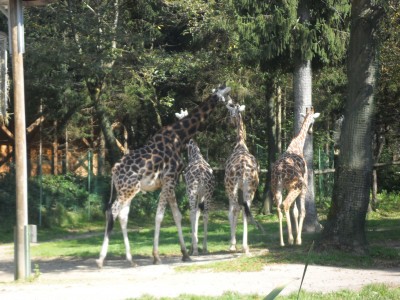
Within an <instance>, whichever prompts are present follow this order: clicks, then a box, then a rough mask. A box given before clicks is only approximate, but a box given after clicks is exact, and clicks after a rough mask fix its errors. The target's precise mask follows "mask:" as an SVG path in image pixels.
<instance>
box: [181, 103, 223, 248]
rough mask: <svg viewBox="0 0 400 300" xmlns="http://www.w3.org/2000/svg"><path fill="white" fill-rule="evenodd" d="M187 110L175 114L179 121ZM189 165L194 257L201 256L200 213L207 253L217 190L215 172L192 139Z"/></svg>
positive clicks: (189, 146)
mask: <svg viewBox="0 0 400 300" xmlns="http://www.w3.org/2000/svg"><path fill="white" fill-rule="evenodd" d="M187 114H188V112H187V110H185V111H184V110H181V112H180V113H175V115H176V117H177V118H178V119H180V118H183V117H185V116H186V115H187ZM187 150H188V165H187V166H186V168H185V170H184V178H185V182H186V193H187V195H188V197H189V206H190V223H191V227H192V253H191V254H192V255H199V250H198V227H199V218H200V213H201V211H203V226H204V232H203V234H204V236H203V251H202V252H203V253H204V254H206V253H207V252H208V251H207V233H208V228H207V226H208V210H209V205H210V202H211V199H212V195H213V192H214V188H215V179H214V175H213V170H212V169H211V166H210V165H209V164H208V162H207V161H206V160H205V159H204V157H203V156H202V155H201V151H200V148H199V146H198V145H197V143H196V142H195V141H194V140H193V139H190V140H189V142H188V144H187Z"/></svg>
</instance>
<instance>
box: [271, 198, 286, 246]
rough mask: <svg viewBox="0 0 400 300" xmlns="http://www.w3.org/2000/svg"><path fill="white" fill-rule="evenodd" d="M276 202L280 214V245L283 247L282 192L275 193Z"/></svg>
mask: <svg viewBox="0 0 400 300" xmlns="http://www.w3.org/2000/svg"><path fill="white" fill-rule="evenodd" d="M273 195H274V200H275V204H276V210H277V212H278V219H279V240H280V245H281V246H282V247H283V246H285V242H284V240H283V225H282V222H283V214H282V192H281V191H273Z"/></svg>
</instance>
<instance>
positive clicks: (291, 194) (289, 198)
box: [282, 189, 300, 245]
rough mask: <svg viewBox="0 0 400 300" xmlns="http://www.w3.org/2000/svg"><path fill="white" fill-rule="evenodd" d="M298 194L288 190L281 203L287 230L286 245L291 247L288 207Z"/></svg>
mask: <svg viewBox="0 0 400 300" xmlns="http://www.w3.org/2000/svg"><path fill="white" fill-rule="evenodd" d="M299 194H300V190H298V189H293V190H290V191H289V193H288V195H287V197H286V199H285V201H283V203H282V205H283V209H284V211H285V216H286V223H287V230H288V244H289V245H293V233H292V222H291V220H290V206H291V205H292V203H293V202H294V201H295V200H296V198H297V196H298V195H299Z"/></svg>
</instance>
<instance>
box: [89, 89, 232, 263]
mask: <svg viewBox="0 0 400 300" xmlns="http://www.w3.org/2000/svg"><path fill="white" fill-rule="evenodd" d="M229 91H230V88H229V87H224V88H219V89H218V90H217V91H215V92H214V93H213V94H212V95H211V96H209V98H208V99H207V100H206V101H205V102H203V103H202V104H200V105H199V106H198V107H196V108H195V109H194V110H193V111H192V112H191V113H190V114H189V115H188V116H186V117H184V118H182V119H181V120H178V121H176V122H175V123H174V124H172V125H169V126H165V127H163V128H162V129H161V130H160V132H158V133H156V134H155V135H154V136H153V137H152V138H151V139H150V140H149V141H148V143H147V144H146V145H145V146H143V147H142V148H140V149H136V150H131V151H129V153H127V154H125V155H124V156H123V157H122V158H121V160H120V161H119V162H118V163H116V164H115V165H114V167H113V168H112V186H111V191H112V187H113V186H114V187H115V190H116V193H117V196H116V199H115V201H114V202H112V192H111V198H110V202H109V205H108V208H107V211H106V229H105V234H104V240H103V245H102V248H101V251H100V256H99V259H97V261H96V262H97V265H98V266H99V267H100V268H101V267H102V266H103V263H104V259H105V257H106V255H107V249H108V244H109V236H110V233H111V231H112V229H113V225H114V222H115V220H116V218H117V217H118V218H119V221H120V225H121V229H122V234H123V239H124V244H125V251H126V259H127V260H128V261H129V262H130V263H131V264H132V265H135V264H134V262H133V261H132V255H131V253H130V245H129V239H128V234H127V223H128V214H129V207H130V203H131V201H132V199H133V198H134V197H135V195H136V194H137V193H139V192H148V191H155V190H158V189H161V193H160V197H159V202H158V206H157V212H156V217H155V230H154V241H153V259H154V260H153V263H154V264H160V263H161V259H160V256H159V252H158V245H159V235H160V227H161V222H162V220H163V218H164V212H165V208H166V205H167V203H169V205H170V207H171V210H172V215H173V218H174V221H175V224H176V226H177V229H178V236H179V242H180V246H181V252H182V255H183V256H182V260H183V261H187V260H190V257H189V255H188V252H187V250H186V246H185V242H184V239H183V234H182V226H181V220H182V215H181V213H180V211H179V209H178V204H177V202H176V197H175V186H176V183H177V179H178V176H179V174H180V172H181V171H182V169H183V163H182V161H181V158H180V154H181V151H182V149H183V148H184V147H185V145H186V144H187V143H188V142H189V140H190V139H191V137H192V136H193V135H194V134H195V133H196V132H197V131H198V130H199V127H200V125H201V124H202V123H203V122H205V121H206V120H207V118H208V116H209V115H210V114H211V112H212V111H213V110H214V109H215V107H216V106H217V103H218V102H220V101H222V102H224V101H225V96H226V95H227V94H228V93H229Z"/></svg>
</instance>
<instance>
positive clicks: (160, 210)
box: [153, 195, 167, 265]
mask: <svg viewBox="0 0 400 300" xmlns="http://www.w3.org/2000/svg"><path fill="white" fill-rule="evenodd" d="M166 204H167V203H166V200H165V199H163V198H162V197H161V195H160V200H159V202H158V206H157V212H156V218H155V228H154V241H153V264H155V265H159V264H161V259H160V255H159V253H158V243H159V242H158V239H159V236H160V227H161V222H162V221H163V219H164V212H165V206H166Z"/></svg>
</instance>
